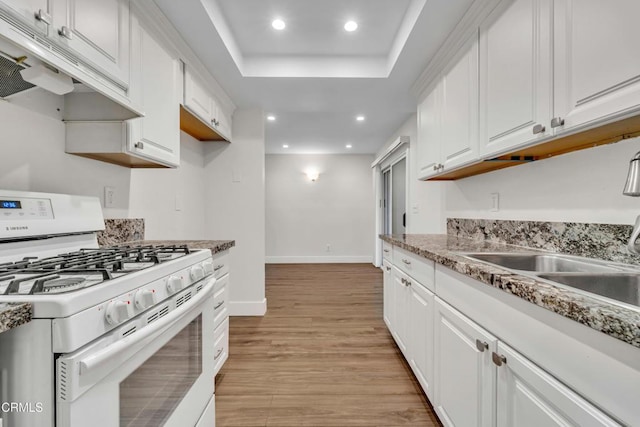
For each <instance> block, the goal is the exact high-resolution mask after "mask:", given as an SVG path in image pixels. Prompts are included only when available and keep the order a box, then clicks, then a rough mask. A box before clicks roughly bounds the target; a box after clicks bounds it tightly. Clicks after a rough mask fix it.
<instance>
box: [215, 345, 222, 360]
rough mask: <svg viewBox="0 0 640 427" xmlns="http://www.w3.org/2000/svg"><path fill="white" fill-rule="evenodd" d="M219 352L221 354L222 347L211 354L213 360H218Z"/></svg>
mask: <svg viewBox="0 0 640 427" xmlns="http://www.w3.org/2000/svg"><path fill="white" fill-rule="evenodd" d="M221 354H222V349H221V348H219V349H218V351H216V355H215V356H213V360H218V357H220V355H221Z"/></svg>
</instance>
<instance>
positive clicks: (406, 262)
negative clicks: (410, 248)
mask: <svg viewBox="0 0 640 427" xmlns="http://www.w3.org/2000/svg"><path fill="white" fill-rule="evenodd" d="M402 262H404V263H405V264H407V265H411V261H408V260H406V259H404V258H402Z"/></svg>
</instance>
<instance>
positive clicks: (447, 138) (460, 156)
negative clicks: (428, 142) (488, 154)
mask: <svg viewBox="0 0 640 427" xmlns="http://www.w3.org/2000/svg"><path fill="white" fill-rule="evenodd" d="M442 84H443V87H442V107H441V112H442V117H441V122H442V124H441V126H442V134H441V135H442V139H441V141H442V143H441V152H440V158H441V163H442V168H441V169H442V171H444V172H446V171H447V170H449V169H451V168H454V167H456V166H458V165H461V164H464V163H469V162H470V161H473V160H475V159H476V158H477V156H478V38H477V35H476V36H474V37H473V38H472V39H471V40H470V41H469V43H468V44H467V46H466V47H465V48H463V50H462V56H461V57H460V59H458V60H457V61H456V62H455V64H454V65H453V67H452V68H451V69H450V70H449V71H447V72H446V73H445V75H444V79H443V83H442Z"/></svg>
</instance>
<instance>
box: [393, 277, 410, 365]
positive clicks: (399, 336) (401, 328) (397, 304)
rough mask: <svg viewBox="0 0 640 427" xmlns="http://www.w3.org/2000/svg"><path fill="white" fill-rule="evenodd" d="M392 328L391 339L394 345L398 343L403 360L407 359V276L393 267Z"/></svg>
mask: <svg viewBox="0 0 640 427" xmlns="http://www.w3.org/2000/svg"><path fill="white" fill-rule="evenodd" d="M392 272H393V303H394V305H393V311H394V318H393V323H392V325H393V328H392V329H391V332H392V334H393V337H394V338H395V339H396V343H398V347H400V350H402V353H404V356H405V358H408V357H407V338H408V330H407V326H408V324H409V323H408V320H409V312H408V310H407V307H408V306H409V289H407V285H406V280H407V279H406V278H407V275H406V274H404V273H403V272H402V271H400V270H398V268H396V267H393V268H392Z"/></svg>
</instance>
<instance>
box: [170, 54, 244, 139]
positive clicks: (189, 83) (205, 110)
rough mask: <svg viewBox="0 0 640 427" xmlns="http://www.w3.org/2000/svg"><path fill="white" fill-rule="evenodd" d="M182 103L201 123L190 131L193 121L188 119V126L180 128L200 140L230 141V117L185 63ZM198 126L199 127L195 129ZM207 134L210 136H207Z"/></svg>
mask: <svg viewBox="0 0 640 427" xmlns="http://www.w3.org/2000/svg"><path fill="white" fill-rule="evenodd" d="M183 105H184V107H185V108H186V109H187V110H188V111H189V113H191V114H192V115H193V116H194V117H195V118H196V119H197V120H199V121H200V122H201V123H200V124H197V125H196V126H195V127H196V129H195V130H196V132H193V131H192V129H193V128H194V122H193V121H190V123H189V125H188V126H186V127H185V126H183V127H182V130H184V131H185V132H187V133H190V134H191V135H192V136H194V137H196V138H198V139H201V140H206V139H208V138H210V139H214V140H221V139H224V140H226V141H231V126H232V125H231V117H230V116H229V115H228V114H227V113H226V111H225V110H224V107H223V106H222V104H221V103H220V102H219V101H218V99H217V98H216V97H215V95H214V94H213V93H212V92H211V91H210V90H208V89H207V88H206V87H205V86H204V85H203V84H202V82H201V81H200V80H199V79H198V78H197V77H196V76H194V75H193V73H192V72H191V70H190V69H189V67H188V66H186V65H185V70H184V102H183ZM203 125H204V128H203ZM198 127H199V128H200V129H197V128H198ZM207 130H212V131H213V132H207ZM207 134H210V135H212V136H211V137H207ZM200 135H202V136H200Z"/></svg>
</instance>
